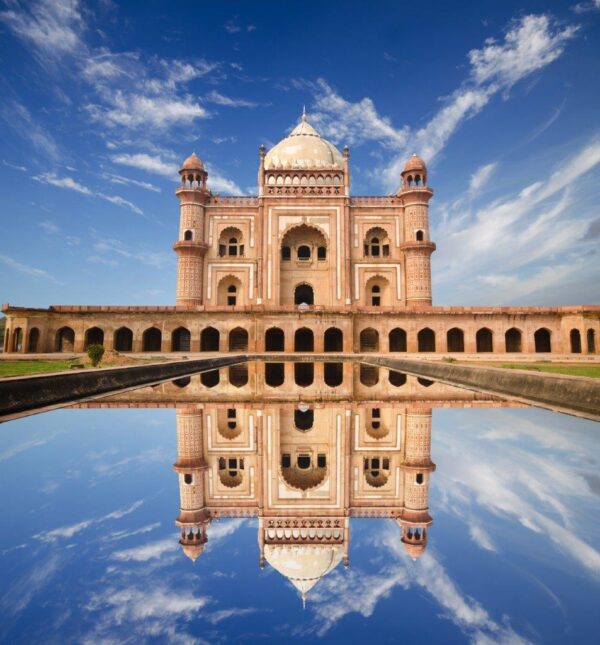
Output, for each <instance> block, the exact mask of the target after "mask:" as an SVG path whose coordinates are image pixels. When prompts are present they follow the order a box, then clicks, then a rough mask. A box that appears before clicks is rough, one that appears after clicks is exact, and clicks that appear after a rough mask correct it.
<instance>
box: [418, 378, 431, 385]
mask: <svg viewBox="0 0 600 645" xmlns="http://www.w3.org/2000/svg"><path fill="white" fill-rule="evenodd" d="M417 383H419V385H422V386H423V387H431V386H432V385H433V381H430V380H429V379H428V378H422V377H421V376H419V377H418V378H417Z"/></svg>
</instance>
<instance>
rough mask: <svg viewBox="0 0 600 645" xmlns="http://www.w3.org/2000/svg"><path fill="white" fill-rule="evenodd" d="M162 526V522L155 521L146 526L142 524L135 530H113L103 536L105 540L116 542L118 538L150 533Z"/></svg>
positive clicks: (122, 538)
mask: <svg viewBox="0 0 600 645" xmlns="http://www.w3.org/2000/svg"><path fill="white" fill-rule="evenodd" d="M160 527H161V523H160V522H154V523H153V524H147V525H146V526H140V528H137V529H133V530H124V531H113V532H112V533H109V534H108V535H107V536H105V537H103V538H102V541H103V542H115V541H117V540H124V539H126V538H130V537H133V536H135V535H143V534H144V533H150V532H152V531H154V530H156V529H158V528H160Z"/></svg>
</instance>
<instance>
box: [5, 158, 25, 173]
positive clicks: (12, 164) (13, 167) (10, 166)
mask: <svg viewBox="0 0 600 645" xmlns="http://www.w3.org/2000/svg"><path fill="white" fill-rule="evenodd" d="M2 165H3V166H6V167H7V168H12V169H13V170H20V171H21V172H27V168H25V166H18V165H17V164H14V163H10V162H8V161H6V159H2Z"/></svg>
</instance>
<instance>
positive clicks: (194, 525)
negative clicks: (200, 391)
mask: <svg viewBox="0 0 600 645" xmlns="http://www.w3.org/2000/svg"><path fill="white" fill-rule="evenodd" d="M206 468H207V465H206V462H205V460H204V449H203V442H202V412H201V411H200V410H199V409H198V408H197V407H196V406H195V405H190V406H185V407H182V408H177V462H176V463H175V464H174V465H173V470H174V471H175V472H176V473H178V475H179V499H180V502H179V505H180V513H179V515H178V516H177V519H176V520H175V524H176V525H177V526H179V527H180V528H181V536H180V539H179V544H181V546H182V548H183V552H184V553H185V554H186V555H187V557H188V558H189V559H190V560H192V561H196V559H197V558H198V557H199V556H200V555H201V554H202V551H203V550H204V545H205V544H206V542H207V541H208V537H207V535H206V530H207V528H208V526H209V524H210V521H211V517H210V512H209V511H208V510H207V509H206V505H205V499H204V471H205V470H206Z"/></svg>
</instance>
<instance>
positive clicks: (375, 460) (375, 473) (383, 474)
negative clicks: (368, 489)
mask: <svg viewBox="0 0 600 645" xmlns="http://www.w3.org/2000/svg"><path fill="white" fill-rule="evenodd" d="M363 472H364V475H365V480H366V481H367V484H369V486H373V487H374V488H380V487H381V486H383V485H384V484H385V483H386V482H387V480H388V477H389V474H390V458H389V457H365V458H364V462H363Z"/></svg>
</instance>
